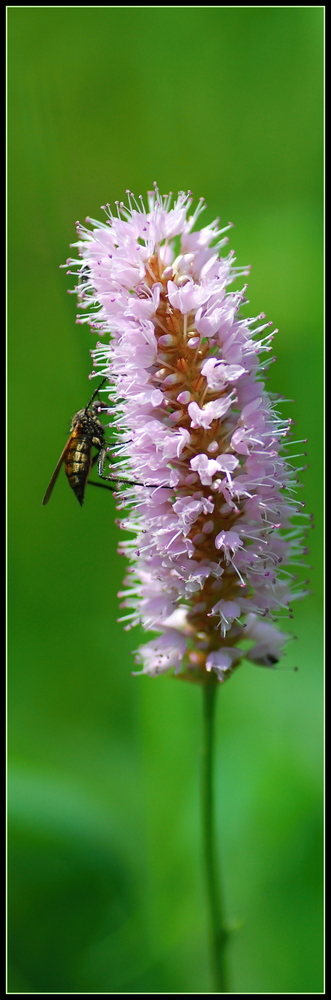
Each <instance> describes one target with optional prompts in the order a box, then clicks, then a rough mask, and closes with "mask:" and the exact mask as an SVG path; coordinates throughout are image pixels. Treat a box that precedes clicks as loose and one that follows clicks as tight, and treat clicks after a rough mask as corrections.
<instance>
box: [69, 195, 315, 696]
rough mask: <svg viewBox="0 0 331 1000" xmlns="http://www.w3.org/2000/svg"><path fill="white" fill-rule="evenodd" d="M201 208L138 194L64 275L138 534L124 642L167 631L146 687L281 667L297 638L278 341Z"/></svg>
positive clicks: (83, 237)
mask: <svg viewBox="0 0 331 1000" xmlns="http://www.w3.org/2000/svg"><path fill="white" fill-rule="evenodd" d="M191 206H192V195H191V192H187V193H185V192H180V193H179V195H178V197H177V199H175V200H173V198H172V196H171V195H165V196H161V195H160V193H159V191H158V188H157V187H156V186H155V187H154V190H153V191H152V192H149V194H148V198H147V200H146V203H145V204H144V201H143V199H142V198H139V199H135V197H134V195H132V194H131V193H128V205H124V204H123V203H118V205H117V209H116V211H115V212H114V213H113V212H112V211H111V209H110V207H109V206H108V207H107V209H106V212H107V221H106V222H105V223H99V222H96V221H94V220H90V222H89V227H86V226H80V225H79V224H78V241H77V243H76V244H75V245H76V246H77V248H78V259H77V260H76V261H75V260H72V261H69V262H68V263H69V264H70V265H71V266H72V265H73V266H74V267H75V268H76V270H77V274H78V282H77V288H76V291H77V293H78V298H79V307H80V309H81V310H83V312H82V315H80V318H79V322H82V323H86V322H88V323H89V324H90V325H91V328H92V331H93V332H96V334H97V344H96V347H95V350H94V351H93V352H92V355H93V377H95V375H96V374H97V373H98V374H99V375H100V377H101V378H103V379H105V380H106V379H107V380H108V386H107V388H106V387H105V386H104V385H102V387H100V391H101V393H102V399H103V401H104V407H105V409H106V410H108V414H109V418H108V419H109V425H110V427H111V436H110V440H109V442H107V446H108V459H110V457H111V464H110V465H109V471H108V472H107V470H106V472H105V475H107V474H108V475H109V476H110V477H111V478H112V479H113V481H116V480H117V476H118V482H116V502H117V505H118V509H119V510H120V511H121V517H120V527H121V528H123V529H125V530H126V532H131V533H133V540H132V541H130V540H126V541H124V542H122V543H121V545H120V551H121V553H122V554H124V555H125V556H126V557H127V559H128V561H129V571H128V574H127V579H126V581H125V587H124V589H123V591H122V594H121V599H122V602H123V603H122V607H123V608H125V613H124V620H125V622H126V624H125V628H131V627H133V626H134V625H143V627H144V628H145V629H146V630H148V629H153V631H154V632H156V633H158V635H157V636H156V638H155V639H152V640H151V641H150V642H147V643H145V644H144V645H142V646H141V647H140V649H139V650H138V652H137V663H139V664H140V665H141V666H142V671H141V672H142V673H145V674H149V675H150V676H155V675H157V674H160V673H164V672H167V671H174V672H175V673H176V674H178V675H179V676H182V677H184V678H185V679H190V680H193V681H199V682H201V683H205V682H206V680H207V679H208V674H210V673H212V674H214V676H215V680H216V678H217V680H218V681H220V682H223V681H224V680H225V679H227V678H228V677H230V676H231V673H232V672H233V670H234V669H235V668H236V667H237V666H238V665H239V664H240V663H241V662H242V660H243V659H244V658H246V659H248V660H250V661H251V662H253V663H255V664H257V665H259V666H265V667H271V666H273V665H274V664H275V663H276V662H277V661H278V659H279V658H280V656H281V655H282V650H283V647H284V645H285V644H286V642H287V641H288V639H289V635H288V634H287V633H285V632H281V631H280V630H278V629H277V627H276V626H275V618H276V616H277V615H281V616H284V615H289V614H291V612H290V610H289V609H290V606H291V601H292V600H293V598H294V597H300V596H303V594H304V591H303V590H302V589H301V590H300V586H299V585H298V586H297V587H296V586H295V583H294V578H293V577H292V575H291V574H290V573H289V572H287V571H286V569H285V567H286V565H287V564H290V563H291V562H295V563H297V562H298V561H299V560H300V558H301V556H302V554H303V553H304V551H305V546H304V545H303V544H302V539H301V537H300V531H299V528H298V527H297V526H296V524H295V523H294V525H292V524H291V518H292V517H296V516H297V515H298V514H300V513H301V511H300V504H298V503H296V502H295V499H294V497H293V491H294V488H295V484H296V471H295V469H294V467H293V466H292V464H290V463H287V461H286V459H285V458H284V454H283V449H284V446H285V445H286V444H287V443H288V441H286V440H284V439H285V438H287V439H288V437H289V435H290V433H291V425H290V423H289V422H288V421H287V420H286V419H283V418H282V417H281V416H280V415H279V410H278V405H276V401H275V399H276V397H275V396H274V395H273V394H271V395H268V393H267V392H266V390H265V388H264V383H263V381H261V375H263V362H262V364H261V362H260V359H259V354H260V352H261V351H263V358H265V351H268V350H270V342H271V340H272V336H273V334H272V333H271V332H268V333H263V331H264V330H265V327H267V326H269V324H268V323H262V324H261V320H264V319H265V317H264V314H263V313H260V314H259V316H257V317H255V318H253V319H243V317H242V316H241V314H240V310H241V308H242V306H243V305H244V304H245V301H246V286H244V287H241V289H240V290H239V291H231V290H229V286H230V285H231V284H232V282H233V281H234V280H236V279H238V277H239V276H241V275H243V274H247V273H248V269H247V267H246V266H245V267H244V268H238V267H236V266H235V265H234V259H233V253H232V252H231V253H227V254H226V255H225V256H222V255H221V249H222V247H223V246H224V243H225V242H226V237H224V236H223V233H224V229H220V228H219V223H218V220H215V222H212V223H210V224H209V225H206V226H204V227H203V228H200V229H197V228H194V227H197V224H198V219H199V215H200V213H201V211H202V209H203V207H204V204H203V201H202V200H201V201H200V202H199V203H198V206H197V208H196V210H195V211H193V212H192V211H191ZM226 228H228V227H226ZM101 337H102V339H101ZM107 396H108V399H107ZM125 480H126V481H127V484H126V483H125ZM246 640H249V643H250V648H249V650H248V651H246ZM244 641H245V651H244V649H243V646H242V644H243V642H244Z"/></svg>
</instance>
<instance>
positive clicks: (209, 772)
mask: <svg viewBox="0 0 331 1000" xmlns="http://www.w3.org/2000/svg"><path fill="white" fill-rule="evenodd" d="M218 687H219V684H218V682H217V681H216V682H214V678H213V677H212V676H210V680H209V678H208V682H207V683H205V684H204V685H203V700H204V731H203V732H204V738H203V750H202V822H203V841H204V843H203V849H204V863H205V874H206V886H207V898H208V909H209V932H210V950H211V959H212V966H213V974H214V984H215V985H214V990H213V992H214V993H228V992H229V991H228V985H227V975H226V968H225V955H224V949H225V946H226V943H227V939H228V936H229V934H228V931H227V930H226V929H225V927H224V921H223V914H222V902H221V892H220V886H219V880H218V877H217V876H218V872H217V864H216V850H215V823H214V796H213V743H214V739H213V737H214V717H215V704H216V691H217V689H218Z"/></svg>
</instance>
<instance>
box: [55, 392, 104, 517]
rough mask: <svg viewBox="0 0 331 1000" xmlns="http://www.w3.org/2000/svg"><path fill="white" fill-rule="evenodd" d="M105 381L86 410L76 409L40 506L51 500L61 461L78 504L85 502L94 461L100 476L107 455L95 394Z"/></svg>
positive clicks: (96, 484) (98, 401) (92, 397)
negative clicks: (94, 449) (93, 454)
mask: <svg viewBox="0 0 331 1000" xmlns="http://www.w3.org/2000/svg"><path fill="white" fill-rule="evenodd" d="M105 381H106V379H103V382H101V384H100V385H99V386H98V388H97V389H96V391H95V392H94V393H93V396H91V399H90V400H89V402H88V404H87V406H85V409H84V410H78V412H77V413H75V414H74V416H73V418H72V421H71V427H70V437H69V439H68V441H67V443H66V444H65V446H64V448H63V451H62V453H61V455H60V458H59V461H58V463H57V466H56V468H55V469H54V472H53V475H52V478H51V481H50V483H49V486H48V487H47V490H46V493H45V496H44V499H43V502H42V504H43V506H45V504H47V503H48V501H49V499H50V496H51V494H52V492H53V489H54V486H55V483H56V480H57V477H58V475H59V472H60V469H61V465H62V464H63V463H64V466H65V473H66V476H67V479H68V480H69V484H70V486H71V489H72V490H73V491H74V493H75V496H76V497H77V500H78V502H79V503H80V505H81V506H82V504H83V502H84V494H85V488H86V484H87V482H88V478H89V475H90V471H91V466H92V465H94V463H95V462H96V461H98V473H99V476H102V474H103V466H104V460H105V454H106V447H105V430H104V427H103V425H102V423H101V421H100V420H99V418H98V415H97V414H98V410H99V408H100V405H101V404H100V400H98V399H96V398H95V397H96V396H97V394H98V392H99V390H100V389H101V386H102V385H103V383H104V382H105ZM93 447H94V448H96V450H97V453H96V455H95V456H94V458H92V448H93ZM93 485H95V486H98V485H100V486H101V483H100V484H99V483H94V484H93ZM111 488H112V487H108V489H111Z"/></svg>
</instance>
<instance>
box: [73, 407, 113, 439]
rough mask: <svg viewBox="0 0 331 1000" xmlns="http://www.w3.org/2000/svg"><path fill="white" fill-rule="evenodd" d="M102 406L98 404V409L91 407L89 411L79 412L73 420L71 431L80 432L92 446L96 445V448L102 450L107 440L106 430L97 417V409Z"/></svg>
mask: <svg viewBox="0 0 331 1000" xmlns="http://www.w3.org/2000/svg"><path fill="white" fill-rule="evenodd" d="M99 405H100V404H99V403H97V404H96V407H95V408H94V406H91V407H90V408H89V409H88V410H86V409H85V410H78V413H75V415H74V417H73V418H72V423H71V428H70V430H71V431H75V430H76V431H78V433H79V434H80V435H81V436H82V437H83V438H85V439H86V441H88V442H89V443H90V444H91V445H92V444H94V445H95V447H96V448H102V446H103V444H104V439H105V430H104V426H103V424H102V423H101V421H100V420H99V419H98V417H97V415H96V408H97V406H99Z"/></svg>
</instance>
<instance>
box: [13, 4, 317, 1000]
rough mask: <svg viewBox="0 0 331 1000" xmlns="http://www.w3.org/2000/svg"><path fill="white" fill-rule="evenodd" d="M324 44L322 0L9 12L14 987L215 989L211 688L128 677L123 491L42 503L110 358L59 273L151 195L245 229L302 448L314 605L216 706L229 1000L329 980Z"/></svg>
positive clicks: (247, 254)
mask: <svg viewBox="0 0 331 1000" xmlns="http://www.w3.org/2000/svg"><path fill="white" fill-rule="evenodd" d="M322 36H323V8H322V7H319V8H313V7H262V8H258V7H217V8H211V7H209V8H208V7H207V8H202V7H198V8H193V7H192V8H184V7H178V8H176V7H162V8H156V7H140V8H133V7H96V8H92V7H52V8H47V7H44V8H41V9H39V8H36V7H26V8H24V7H9V9H8V37H9V265H10V276H9V371H10V401H9V409H10V422H9V428H10V431H9V439H10V446H9V457H10V514H9V518H10V549H9V556H10V562H9V565H10V586H9V595H10V605H9V606H10V659H9V662H10V678H11V680H10V800H9V804H10V838H9V844H10V851H9V870H10V879H9V886H10V893H9V898H10V935H9V937H10V978H9V991H10V992H13V993H29V992H46V993H47V992H53V993H61V992H62V993H70V992H76V993H80V992H82V993H84V992H87V993H98V992H99V993H112V992H119V993H121V992H122V993H123V992H124V993H141V992H145V991H146V992H159V993H162V992H163V993H174V992H192V993H195V992H197V993H203V992H210V990H211V982H210V973H209V962H208V949H207V929H206V911H205V899H204V888H203V884H202V875H201V864H200V861H201V857H200V854H201V845H200V826H199V773H200V771H199V768H200V756H199V755H200V743H201V704H200V700H201V693H200V690H199V689H196V688H195V687H193V686H190V685H187V684H182V683H180V682H178V681H177V682H176V681H174V680H172V679H169V678H167V677H165V678H159V679H157V680H150V679H148V678H140V679H139V678H134V679H133V678H132V677H131V669H132V657H131V651H132V650H133V649H134V648H135V647H136V646H137V645H138V643H139V641H141V636H139V635H138V634H137V632H129V633H126V632H123V630H122V627H121V626H120V625H119V624H117V617H118V603H117V597H116V594H117V590H118V589H119V587H120V585H121V582H122V577H123V563H122V562H121V560H120V559H119V558H118V557H117V555H116V547H117V541H118V532H117V529H116V528H115V526H114V515H115V510H114V501H113V498H112V497H111V495H110V494H108V493H107V492H103V491H101V490H100V491H96V490H90V491H89V490H87V495H86V501H85V505H84V507H83V508H82V509H80V508H79V506H78V504H77V501H76V499H75V497H74V495H73V494H71V492H70V491H69V490H68V486H67V483H66V481H65V477H64V475H61V477H60V479H59V481H58V483H57V486H56V490H55V491H54V494H53V496H52V500H51V503H50V504H49V506H48V507H46V508H45V509H43V508H42V507H41V499H42V496H43V493H44V491H45V488H46V486H47V482H48V479H49V477H50V474H51V472H52V468H53V467H54V465H55V462H56V460H57V458H58V456H59V454H60V452H61V450H62V447H63V444H64V442H65V439H66V435H67V434H68V428H69V422H70V418H71V416H72V413H73V412H74V411H75V410H77V409H78V408H79V407H81V406H82V405H84V404H85V402H86V401H87V398H88V395H89V389H90V383H89V382H88V373H89V371H90V357H89V350H90V348H91V347H92V346H93V344H94V338H93V337H91V334H90V332H89V330H88V328H87V327H83V328H82V327H80V326H77V325H75V315H76V302H75V299H74V297H73V296H71V297H70V296H68V295H67V293H66V289H67V288H70V287H72V285H73V279H70V278H67V277H66V275H65V272H64V271H63V270H62V271H61V270H59V264H61V263H63V262H64V261H65V260H66V258H67V256H68V255H69V252H70V251H69V244H70V243H72V242H73V241H74V240H75V229H74V223H75V220H76V219H80V220H81V221H83V220H84V219H85V217H86V215H90V216H92V217H94V218H103V214H102V212H101V210H100V205H102V204H104V203H105V202H107V201H109V202H111V203H112V202H114V201H115V200H116V199H121V198H123V197H124V193H125V190H126V188H128V187H129V188H131V190H133V191H134V192H135V193H136V194H139V193H141V192H142V193H144V192H145V191H146V190H147V189H149V188H150V187H151V186H152V183H153V181H154V180H155V179H156V180H157V181H158V184H159V186H160V188H161V191H162V192H163V191H169V190H172V191H174V192H177V191H178V190H180V189H183V190H187V189H188V188H190V189H191V190H192V191H193V193H194V196H195V197H196V198H198V197H199V196H200V195H204V197H205V199H206V201H207V204H208V209H207V211H206V215H205V218H206V220H207V219H208V220H211V219H212V218H214V217H215V216H216V215H218V214H220V215H221V220H222V223H223V224H224V225H226V223H227V222H228V221H229V220H231V221H233V222H234V223H235V229H234V230H232V231H231V233H230V246H231V247H234V249H235V250H236V255H237V261H238V263H240V264H247V263H250V264H251V265H252V271H251V276H250V278H249V292H248V295H249V299H250V305H249V307H248V309H247V311H246V314H247V315H255V314H257V313H259V312H260V311H261V310H263V311H264V312H265V313H266V315H267V317H268V319H272V320H273V321H274V323H275V324H276V325H277V327H279V333H278V335H277V338H276V345H275V352H276V355H277V364H275V365H273V366H272V368H271V374H270V382H269V386H270V388H271V389H272V390H273V391H279V392H280V393H282V394H283V395H284V396H285V397H286V399H291V400H292V399H293V398H294V400H295V402H294V403H293V402H289V403H286V404H284V409H283V412H284V415H291V416H293V418H294V419H295V420H296V422H297V426H296V431H297V437H298V438H305V437H306V436H307V437H308V439H309V440H308V446H307V448H308V453H309V458H308V461H309V463H310V465H309V468H308V469H307V471H306V472H305V473H304V474H301V478H302V479H303V480H304V482H305V490H304V491H302V493H301V494H300V499H301V497H304V499H305V501H306V505H307V510H308V511H313V512H314V515H315V521H316V528H315V531H314V532H312V533H311V539H310V551H311V555H310V559H309V562H310V560H311V562H312V563H313V566H314V569H313V570H312V571H311V572H309V573H308V575H309V577H310V581H311V589H312V596H311V597H309V598H307V599H306V600H305V601H304V602H302V603H298V604H296V605H295V612H296V613H295V619H294V622H293V632H294V634H295V635H296V637H297V639H296V640H295V641H293V643H291V644H290V646H289V649H288V653H287V657H286V659H284V666H286V667H287V668H288V670H286V671H284V670H278V671H269V672H268V670H262V669H258V668H256V667H253V666H252V665H248V664H246V665H244V666H243V667H242V669H240V670H239V671H237V673H236V674H235V676H234V677H233V678H232V679H231V681H230V683H228V684H226V685H224V686H223V687H222V689H221V690H220V693H219V704H218V714H217V771H216V785H217V823H218V841H219V851H220V857H221V862H222V869H223V882H224V892H225V898H226V910H227V915H228V917H229V919H232V920H237V921H238V922H239V923H240V929H239V930H238V931H237V932H236V934H235V935H234V936H233V939H232V943H231V946H230V950H229V964H230V968H231V976H232V991H233V992H234V993H249V992H260V993H268V992H270V993H276V992H289V993H291V992H294V993H300V992H304V993H309V992H311V993H313V992H320V991H321V990H322V988H323V987H322V958H321V913H322V904H321V725H322V724H321V718H322V713H321V691H322V682H321V615H322V610H321V594H322V583H321V579H322V578H321V552H322V536H321V519H322V507H321V504H322V478H321V407H322V368H321V359H322V346H321V345H322V333H321V319H322V308H321V301H322V277H321V276H322V221H321V220H322V153H321V149H322ZM296 450H299V451H300V448H299V449H296V448H295V449H294V451H296ZM297 461H298V463H299V465H300V464H303V463H302V462H301V460H300V459H298V460H297ZM303 461H305V460H303ZM307 572H308V571H307V570H306V571H305V573H306V574H307ZM281 625H282V626H283V627H284V626H285V628H287V623H286V622H281ZM294 666H298V667H299V671H298V672H293V670H291V669H290V668H293V667H294Z"/></svg>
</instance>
